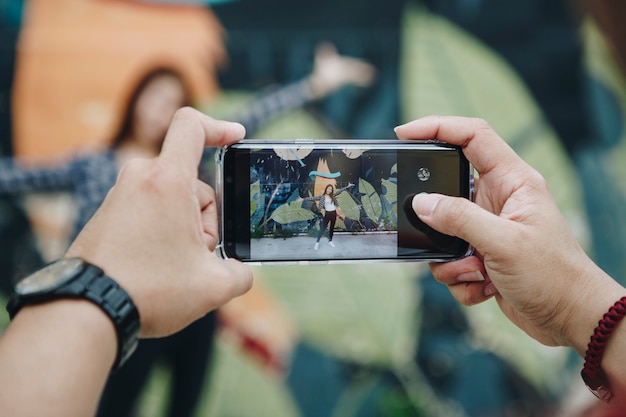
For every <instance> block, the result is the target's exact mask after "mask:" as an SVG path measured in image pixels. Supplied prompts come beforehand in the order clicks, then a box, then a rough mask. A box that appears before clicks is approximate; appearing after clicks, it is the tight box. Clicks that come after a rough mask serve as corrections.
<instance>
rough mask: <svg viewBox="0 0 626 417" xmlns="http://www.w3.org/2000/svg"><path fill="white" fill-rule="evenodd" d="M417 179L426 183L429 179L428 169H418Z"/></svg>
mask: <svg viewBox="0 0 626 417" xmlns="http://www.w3.org/2000/svg"><path fill="white" fill-rule="evenodd" d="M417 178H418V179H419V180H420V181H428V180H429V179H430V171H429V170H428V168H423V167H422V168H420V169H418V170H417Z"/></svg>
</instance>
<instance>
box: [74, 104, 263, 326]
mask: <svg viewBox="0 0 626 417" xmlns="http://www.w3.org/2000/svg"><path fill="white" fill-rule="evenodd" d="M244 134H245V130H244V128H243V126H241V125H239V124H236V123H229V122H224V121H219V120H214V119H212V118H210V117H208V116H206V115H204V114H202V113H200V112H198V111H196V110H194V109H191V108H183V109H180V110H178V111H177V112H176V114H175V115H174V118H173V120H172V122H171V124H170V128H169V130H168V133H167V136H166V138H165V142H164V144H163V149H162V151H161V154H160V155H159V156H158V157H157V158H154V159H135V160H132V161H129V162H128V163H127V164H126V165H125V166H124V168H123V169H122V171H121V172H120V174H119V177H118V180H117V183H116V184H115V186H114V187H113V188H112V189H111V191H110V192H109V194H108V195H107V198H106V199H105V201H104V203H103V204H102V206H101V207H100V209H99V210H98V211H97V212H96V214H95V215H94V217H93V218H92V219H91V220H90V221H89V223H87V225H86V226H85V228H84V229H83V230H82V231H81V233H80V234H79V235H78V237H77V238H76V240H75V241H74V243H73V244H72V246H71V247H70V249H69V250H68V253H67V255H66V256H68V257H70V256H77V257H81V258H84V259H85V260H87V261H88V262H91V263H93V264H95V265H97V266H99V267H100V268H102V269H103V270H104V271H105V273H107V274H108V275H110V276H111V277H112V278H113V279H115V280H116V281H117V282H118V283H119V284H120V285H121V286H122V287H123V288H124V289H125V290H126V291H127V292H128V293H129V294H130V295H131V297H132V299H133V300H134V302H135V304H136V305H137V308H138V310H139V313H140V316H141V336H142V337H159V336H166V335H169V334H172V333H174V332H176V331H178V330H180V329H182V328H183V327H185V326H186V325H188V324H190V323H191V322H192V321H194V320H196V319H198V318H200V317H202V316H204V315H205V314H206V313H207V312H209V311H210V310H213V309H215V308H217V307H219V306H220V305H222V304H224V303H225V302H227V301H229V300H230V299H231V298H233V297H235V296H238V295H241V294H243V293H244V292H246V291H247V290H248V289H249V288H250V286H251V285H252V273H251V271H250V269H249V268H248V267H247V266H245V265H244V264H242V263H240V262H238V261H235V260H232V259H229V260H222V259H220V258H219V257H218V256H217V255H216V254H215V253H214V252H213V251H214V249H215V246H216V243H217V239H218V236H217V233H218V231H217V210H218V208H217V204H216V201H215V192H214V191H213V189H212V188H211V187H209V186H208V185H207V184H205V183H203V182H202V181H200V180H199V179H198V165H199V163H200V159H201V157H202V152H203V149H204V147H205V146H222V145H227V144H231V143H234V142H236V141H238V140H239V139H241V138H243V136H244Z"/></svg>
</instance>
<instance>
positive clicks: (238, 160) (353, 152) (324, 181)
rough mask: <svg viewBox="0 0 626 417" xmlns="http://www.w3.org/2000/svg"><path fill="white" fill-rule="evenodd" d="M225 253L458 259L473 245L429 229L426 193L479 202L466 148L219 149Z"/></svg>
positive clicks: (297, 144)
mask: <svg viewBox="0 0 626 417" xmlns="http://www.w3.org/2000/svg"><path fill="white" fill-rule="evenodd" d="M215 162H216V167H217V176H216V178H217V182H216V188H217V193H218V204H219V205H220V206H221V210H220V213H221V215H220V222H219V223H220V239H219V243H218V246H217V250H218V252H219V253H220V255H221V256H222V257H224V258H235V259H239V260H241V261H243V262H247V263H266V264H283V263H309V262H331V263H334V262H337V263H345V262H362V261H430V262H433V261H450V260H455V259H459V258H462V257H464V256H467V255H469V254H470V253H471V252H472V248H471V246H470V245H469V244H468V243H467V242H465V241H463V240H462V239H459V238H457V237H453V236H447V235H444V234H442V233H439V232H437V231H435V230H433V229H431V228H429V227H427V226H426V225H425V224H424V223H422V222H421V221H420V220H419V219H418V217H417V216H416V215H415V213H414V212H413V210H412V209H411V200H412V198H413V196H414V195H415V194H418V193H421V192H435V193H442V194H447V195H452V196H461V197H465V198H468V199H471V198H472V193H473V189H472V188H473V168H472V166H471V164H470V163H469V162H468V160H467V159H466V158H465V157H464V155H463V152H462V151H461V149H460V148H459V147H457V146H452V145H448V144H445V143H442V142H439V141H434V140H433V141H406V140H395V139H394V140H391V139H390V140H307V139H296V140H274V141H272V140H258V139H256V140H254V139H251V140H244V141H241V142H239V143H237V144H235V145H231V146H227V147H224V148H221V149H219V150H218V151H217V152H216V153H215Z"/></svg>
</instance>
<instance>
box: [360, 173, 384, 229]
mask: <svg viewBox="0 0 626 417" xmlns="http://www.w3.org/2000/svg"><path fill="white" fill-rule="evenodd" d="M359 192H360V193H361V194H363V195H362V196H361V203H362V204H363V209H364V210H365V213H366V214H367V216H368V217H370V218H371V219H372V220H376V221H378V219H379V218H380V215H381V214H382V211H383V207H382V204H381V202H380V196H379V195H378V193H377V192H376V190H375V189H374V187H373V186H372V184H370V183H369V182H367V181H365V180H364V179H363V178H359Z"/></svg>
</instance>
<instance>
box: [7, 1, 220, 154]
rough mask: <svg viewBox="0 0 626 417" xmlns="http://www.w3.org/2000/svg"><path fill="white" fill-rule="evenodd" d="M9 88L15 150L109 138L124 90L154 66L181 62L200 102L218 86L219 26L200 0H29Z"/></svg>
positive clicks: (53, 150)
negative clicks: (189, 0) (170, 1)
mask: <svg viewBox="0 0 626 417" xmlns="http://www.w3.org/2000/svg"><path fill="white" fill-rule="evenodd" d="M26 4H27V9H26V14H25V21H24V25H23V28H22V31H21V34H20V39H19V43H18V55H17V68H16V78H15V84H14V90H13V107H12V110H13V117H14V120H13V126H14V138H13V141H14V150H15V153H16V155H19V156H34V155H37V156H50V155H53V154H59V153H64V152H68V151H70V150H75V149H77V148H80V147H83V146H85V145H101V144H104V145H106V144H107V143H106V142H107V140H108V138H109V137H110V136H111V134H112V131H113V130H114V127H115V126H116V124H117V121H118V119H119V117H120V113H121V111H122V110H121V107H122V104H123V103H124V100H125V97H126V95H127V92H128V90H129V89H130V88H131V87H132V86H133V85H134V83H135V81H136V78H138V77H139V76H140V75H141V74H142V73H143V72H144V71H147V70H148V69H149V68H150V67H151V66H155V65H160V64H167V65H171V66H174V67H176V68H177V69H179V70H180V71H181V72H182V73H183V74H184V75H185V77H186V79H187V81H188V82H189V84H190V85H191V87H192V89H193V91H194V99H195V100H196V101H197V102H202V101H204V100H206V99H208V98H210V97H211V96H212V95H214V94H215V93H216V92H217V90H218V85H217V81H216V78H215V76H214V74H215V72H216V68H217V66H218V65H219V64H220V62H221V61H222V60H223V59H224V54H225V52H224V49H223V39H222V36H223V30H222V27H221V26H220V24H219V22H218V21H217V19H216V18H215V17H214V15H213V14H212V13H211V11H210V10H208V9H206V8H204V7H201V6H181V5H154V4H148V3H141V2H133V1H123V0H29V1H28V2H26Z"/></svg>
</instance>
